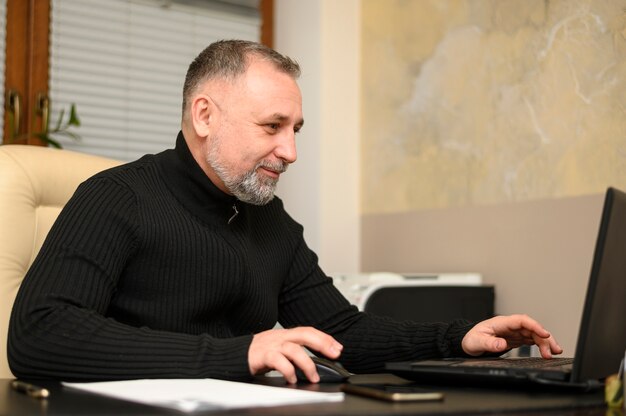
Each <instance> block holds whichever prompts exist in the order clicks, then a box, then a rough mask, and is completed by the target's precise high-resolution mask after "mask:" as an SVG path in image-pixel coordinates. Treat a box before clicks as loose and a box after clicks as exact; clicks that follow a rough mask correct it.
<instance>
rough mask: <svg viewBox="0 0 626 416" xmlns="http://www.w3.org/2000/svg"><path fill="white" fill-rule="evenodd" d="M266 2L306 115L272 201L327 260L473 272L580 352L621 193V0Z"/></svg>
mask: <svg viewBox="0 0 626 416" xmlns="http://www.w3.org/2000/svg"><path fill="white" fill-rule="evenodd" d="M276 5H277V12H276V18H277V23H276V24H277V30H276V35H277V39H276V47H277V49H279V50H280V51H281V52H285V53H288V54H289V55H291V56H294V57H295V58H296V59H298V60H299V61H300V62H301V64H302V65H303V75H302V78H301V80H300V85H301V88H302V90H303V94H304V113H305V114H304V115H305V120H306V122H305V128H304V129H303V132H302V133H301V135H300V136H299V137H298V149H299V160H298V162H297V163H296V164H295V165H293V166H292V167H291V168H290V171H289V173H288V174H287V175H285V176H284V177H283V178H281V184H280V189H279V193H280V195H281V197H282V198H283V199H284V200H285V203H286V205H287V208H288V209H289V210H290V213H291V214H292V215H293V216H294V218H296V219H297V220H298V221H300V222H301V223H302V224H303V225H304V226H305V236H306V237H307V240H308V242H309V244H310V245H311V247H312V248H313V249H314V250H315V251H316V252H317V253H318V254H319V255H320V263H321V265H322V266H323V268H324V269H325V270H326V271H327V272H328V273H329V274H331V275H332V274H333V273H336V272H342V273H344V272H358V271H384V270H389V271H397V272H403V271H405V272H427V271H451V272H452V271H456V272H463V271H476V272H480V273H482V274H483V275H484V276H485V281H486V282H487V283H492V284H495V285H496V295H497V305H496V307H497V311H498V312H500V313H512V312H527V313H530V314H531V315H533V316H537V317H538V318H539V319H540V320H542V322H545V323H546V325H547V326H548V327H549V328H550V329H551V330H553V331H554V332H555V334H556V335H557V336H558V337H559V339H560V340H561V341H562V343H563V344H564V346H565V347H566V349H567V352H568V353H573V348H574V344H575V336H576V333H577V330H578V320H579V316H580V312H581V307H582V298H583V296H584V290H585V284H586V279H587V274H588V272H589V267H590V262H591V255H592V249H593V243H594V241H595V235H596V232H597V230H596V227H597V224H598V219H599V215H600V205H601V199H602V197H601V192H602V191H603V189H604V188H605V187H606V186H607V185H614V186H621V187H626V186H625V185H626V183H625V182H626V173H624V174H623V173H622V171H623V165H624V164H623V157H624V154H625V153H626V149H625V148H624V139H625V138H626V127H624V120H626V117H625V115H626V113H625V108H626V102H625V100H626V95H625V94H624V93H623V91H624V90H625V87H624V57H625V56H626V52H625V50H624V41H625V39H626V32H624V30H625V26H624V22H625V19H626V17H625V15H624V10H623V0H619V1H616V0H606V1H597V0H594V1H587V0H580V1H578V0H577V1H554V0H547V1H545V2H544V1H540V2H536V1H533V0H519V1H516V0H497V1H495V0H474V1H464V0H451V1H448V0H408V1H395V0H349V1H348V0H346V1H341V2H337V1H336V0H307V1H306V2H300V1H293V0H277V2H276ZM620 5H621V6H620ZM544 6H545V7H544ZM385 19H386V20H385ZM472 27H474V29H473V30H472ZM355 32H356V34H355ZM465 35H467V36H465ZM373 37H375V38H376V39H374V38H373ZM464 42H466V43H464ZM398 43H401V45H400V46H398ZM546 46H550V47H549V48H546ZM470 47H471V48H473V49H471V48H470ZM459 48H460V49H459ZM468 48H469V49H468ZM544 50H545V53H542V51H544ZM455 51H458V52H459V53H454V52H455ZM470 52H471V53H470ZM544 54H545V57H544ZM474 55H475V56H474ZM533 56H534V57H535V59H534V61H533V59H531V58H529V57H533ZM459 59H463V61H462V62H459V61H458V60H459ZM476 59H478V61H476ZM447 60H449V61H447ZM459 63H463V65H461V66H459V65H457V64H459ZM475 70H478V75H480V76H478V77H477V76H467V75H468V74H472V71H475ZM368 71H369V72H368ZM459 71H460V72H461V74H463V76H461V75H459ZM421 73H424V74H425V75H428V77H427V78H420V77H419V75H420V74H421ZM420 80H421V81H420ZM448 80H450V82H447V81H448ZM354 82H358V85H357V87H356V88H355V87H354ZM490 83H491V84H490ZM421 88H423V91H424V93H423V94H425V95H422V98H423V100H422V101H420V100H419V99H418V98H416V97H420V91H421ZM355 90H356V91H355ZM420 102H421V103H422V104H423V110H424V111H423V113H420V114H418V115H417V116H416V114H411V113H410V111H409V112H407V105H408V103H411V104H414V105H417V104H419V103H420ZM359 103H360V105H359ZM496 104H498V105H496ZM394 106H396V107H395V108H394ZM418 107H419V106H418ZM413 108H414V107H413ZM531 109H532V111H531ZM355 110H356V111H357V114H356V115H355V113H354V111H355ZM358 112H360V117H359V113H358ZM542 133H543V135H542ZM548 133H549V135H548ZM547 137H549V138H550V141H549V143H543V141H545V139H546V138H547ZM466 140H467V141H466ZM607 154H608V156H607ZM355 155H356V157H355ZM418 162H419V163H418ZM477 173H482V176H480V175H478V176H476V174H477ZM591 183H593V186H591V187H588V185H589V184H591ZM359 184H360V185H359ZM585 194H586V195H585ZM577 195H580V196H577ZM516 201H519V202H516ZM359 221H360V222H359ZM360 234H362V236H361V235H360ZM563 286H566V287H567V288H568V291H566V292H563V291H562V287H563ZM540 288H542V289H544V290H539V289H540Z"/></svg>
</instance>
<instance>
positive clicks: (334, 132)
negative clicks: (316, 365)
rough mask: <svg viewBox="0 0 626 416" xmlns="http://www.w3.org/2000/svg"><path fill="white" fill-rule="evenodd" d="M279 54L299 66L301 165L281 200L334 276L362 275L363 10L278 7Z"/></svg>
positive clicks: (283, 182) (285, 179)
mask: <svg viewBox="0 0 626 416" xmlns="http://www.w3.org/2000/svg"><path fill="white" fill-rule="evenodd" d="M275 11H276V12H275V13H276V14H275V47H276V49H277V50H278V51H280V52H282V53H285V54H287V55H289V56H291V57H293V58H294V59H296V60H297V61H298V62H299V63H300V65H301V66H302V76H301V78H300V82H299V84H300V88H301V90H302V94H303V111H304V119H305V123H304V128H303V129H302V131H301V132H300V134H299V135H298V138H297V146H298V161H297V162H296V163H295V164H293V165H292V166H290V167H289V172H288V173H287V174H285V175H283V176H281V179H280V183H279V188H278V191H277V194H278V195H279V196H280V197H281V198H282V199H283V201H284V202H285V206H286V207H287V210H288V211H289V213H290V214H291V215H292V216H293V217H294V218H295V219H296V220H297V221H299V222H300V223H301V224H302V225H303V226H304V229H305V238H306V240H307V243H308V244H309V246H310V247H311V248H312V249H313V250H314V251H315V252H316V253H317V254H318V255H319V257H320V265H321V266H322V268H323V269H324V270H325V271H326V272H327V273H329V274H331V275H332V274H334V273H337V272H355V271H357V270H358V269H359V267H360V217H359V200H360V195H359V174H360V169H359V166H360V151H359V148H360V133H359V80H360V77H359V71H360V68H359V63H360V49H359V44H360V39H359V36H360V2H359V1H357V0H342V1H334V0H310V1H309V0H307V1H290V0H277V1H276V6H275Z"/></svg>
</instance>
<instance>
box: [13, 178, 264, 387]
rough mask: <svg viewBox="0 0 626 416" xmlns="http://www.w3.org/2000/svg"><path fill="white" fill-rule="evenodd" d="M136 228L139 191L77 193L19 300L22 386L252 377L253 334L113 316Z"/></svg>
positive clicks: (16, 319) (16, 354) (116, 187)
mask: <svg viewBox="0 0 626 416" xmlns="http://www.w3.org/2000/svg"><path fill="white" fill-rule="evenodd" d="M139 233H140V229H139V227H138V225H137V201H136V198H135V196H134V193H133V192H132V191H131V190H130V189H128V188H127V187H126V186H124V185H122V184H118V183H116V182H115V181H113V180H111V179H107V178H100V179H95V180H94V179H92V180H89V181H87V182H86V183H84V184H83V185H81V186H80V187H79V189H78V190H77V192H76V194H75V195H74V196H73V197H72V199H71V200H70V201H69V202H68V204H67V205H66V207H65V208H64V209H63V211H62V212H61V214H60V215H59V218H58V219H57V221H56V222H55V224H54V226H53V228H52V229H51V231H50V233H49V235H48V237H47V239H46V241H45V243H44V245H43V247H42V249H41V251H40V253H39V255H38V256H37V258H36V260H35V262H34V263H33V265H32V267H31V268H30V270H29V272H28V274H27V275H26V277H25V278H24V281H23V283H22V285H21V287H20V290H19V292H18V296H17V298H16V300H15V304H14V307H13V311H12V316H11V322H10V327H9V340H8V347H7V353H8V358H9V365H10V367H11V371H12V372H13V373H14V374H15V375H16V376H17V377H23V378H54V379H64V380H80V379H88V380H105V379H131V378H183V377H189V378H194V377H215V378H226V379H240V378H246V377H249V376H250V374H249V369H248V364H247V352H248V348H249V345H250V342H251V340H252V337H251V336H240V337H233V338H225V339H218V338H215V337H211V336H209V335H207V334H201V335H191V334H185V333H177V332H168V331H157V330H152V329H149V328H146V327H133V326H130V325H126V324H122V323H120V322H118V321H116V320H114V319H112V318H110V317H107V309H108V306H109V302H110V300H111V299H112V297H113V296H114V295H115V292H116V286H117V283H118V280H119V279H120V276H121V275H122V274H123V271H124V267H125V264H126V262H127V261H128V259H129V258H130V257H131V256H132V255H133V252H134V250H135V248H136V247H135V246H136V241H137V238H138V234H139Z"/></svg>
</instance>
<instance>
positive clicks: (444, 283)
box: [333, 272, 495, 321]
mask: <svg viewBox="0 0 626 416" xmlns="http://www.w3.org/2000/svg"><path fill="white" fill-rule="evenodd" d="M333 280H334V284H335V286H336V287H337V288H338V289H339V291H340V292H341V293H342V294H343V295H344V296H345V297H346V298H347V299H348V301H350V303H352V304H354V305H356V306H357V307H358V308H359V310H362V311H365V312H371V313H374V314H377V315H382V316H389V317H391V318H394V319H399V320H405V319H410V320H418V321H448V320H450V319H457V318H463V319H468V320H482V319H486V318H489V317H491V316H493V314H494V303H495V293H494V288H493V286H485V285H483V284H482V283H483V282H482V276H481V275H480V274H478V273H402V274H399V273H388V272H378V273H363V274H341V275H336V276H335V277H334V278H333Z"/></svg>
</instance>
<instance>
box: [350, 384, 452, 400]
mask: <svg viewBox="0 0 626 416" xmlns="http://www.w3.org/2000/svg"><path fill="white" fill-rule="evenodd" d="M341 389H342V390H343V391H344V392H345V393H350V394H358V395H360V396H367V397H371V398H374V399H380V400H387V401H390V402H418V401H438V400H443V393H441V392H438V391H431V390H427V389H424V388H421V387H415V386H411V385H402V384H400V385H397V384H350V383H346V384H342V385H341Z"/></svg>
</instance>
